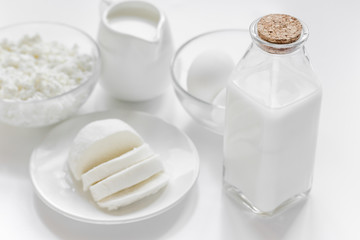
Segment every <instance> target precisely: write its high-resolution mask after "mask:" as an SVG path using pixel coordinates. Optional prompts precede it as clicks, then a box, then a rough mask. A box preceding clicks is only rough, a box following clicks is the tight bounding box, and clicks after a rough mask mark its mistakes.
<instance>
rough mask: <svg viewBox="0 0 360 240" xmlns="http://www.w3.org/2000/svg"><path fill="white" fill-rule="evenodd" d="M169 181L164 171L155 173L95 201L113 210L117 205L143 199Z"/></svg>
mask: <svg viewBox="0 0 360 240" xmlns="http://www.w3.org/2000/svg"><path fill="white" fill-rule="evenodd" d="M168 181H169V176H168V175H167V174H165V173H164V172H161V173H158V174H155V175H154V176H152V177H150V178H148V179H146V180H145V181H142V182H140V183H138V184H136V185H135V186H132V187H130V188H127V189H124V190H122V191H120V192H118V193H115V194H113V195H111V196H109V197H107V198H104V199H103V200H100V201H99V202H97V204H98V205H99V206H100V207H102V208H107V209H108V210H114V209H117V208H119V207H124V206H127V205H129V204H131V203H133V202H136V201H138V200H140V199H143V198H145V197H147V196H150V195H152V194H155V193H157V192H158V191H159V190H160V189H162V188H163V187H165V186H166V185H167V183H168Z"/></svg>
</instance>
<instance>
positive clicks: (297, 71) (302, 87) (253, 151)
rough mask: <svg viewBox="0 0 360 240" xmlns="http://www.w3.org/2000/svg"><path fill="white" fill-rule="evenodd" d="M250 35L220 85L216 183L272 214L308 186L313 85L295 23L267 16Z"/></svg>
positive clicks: (314, 127)
mask: <svg viewBox="0 0 360 240" xmlns="http://www.w3.org/2000/svg"><path fill="white" fill-rule="evenodd" d="M250 35H251V37H252V40H253V42H252V44H251V45H250V48H249V49H248V51H247V52H246V53H245V55H244V57H243V58H242V59H241V61H240V62H239V63H238V65H237V66H236V68H235V70H234V72H233V74H232V77H231V79H230V81H229V84H228V86H227V102H226V118H225V133H224V173H223V174H224V176H223V177H224V188H225V190H226V192H227V193H229V194H230V195H231V196H233V197H235V198H236V199H237V200H240V201H241V202H242V203H243V204H245V206H247V207H248V208H250V209H251V210H252V211H253V212H255V213H258V214H262V215H273V214H274V213H277V212H278V211H279V210H281V209H283V208H284V207H286V206H289V205H291V204H293V203H295V202H297V201H298V200H301V199H304V198H306V196H307V194H308V193H309V191H310V189H311V184H312V176H313V167H314V159H315V149H316V142H317V131H318V120H319V112H320V103H321V86H320V83H319V82H318V80H317V78H316V77H315V74H314V72H313V70H312V68H311V65H310V63H309V59H308V57H307V55H306V52H305V48H304V43H305V42H306V40H307V39H308V36H309V34H308V29H307V27H306V26H305V25H304V24H303V23H302V22H301V21H299V20H298V19H296V18H294V17H291V16H289V15H284V14H271V15H267V16H265V17H262V18H260V19H258V20H256V21H254V22H253V23H252V24H251V26H250Z"/></svg>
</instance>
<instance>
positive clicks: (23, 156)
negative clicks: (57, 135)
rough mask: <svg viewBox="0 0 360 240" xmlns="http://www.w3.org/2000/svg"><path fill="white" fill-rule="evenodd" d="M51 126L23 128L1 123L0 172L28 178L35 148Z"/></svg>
mask: <svg viewBox="0 0 360 240" xmlns="http://www.w3.org/2000/svg"><path fill="white" fill-rule="evenodd" d="M50 128H51V127H41V128H22V127H12V126H9V125H6V124H3V123H0V153H1V157H0V164H1V168H0V174H1V172H2V171H5V172H8V173H11V174H12V175H16V176H18V177H19V178H27V177H28V175H29V159H30V156H31V153H32V151H33V148H35V147H36V146H37V145H38V144H39V143H40V142H41V141H42V139H43V138H44V136H45V135H46V133H47V132H48V131H49V129H50Z"/></svg>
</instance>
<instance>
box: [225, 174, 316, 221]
mask: <svg viewBox="0 0 360 240" xmlns="http://www.w3.org/2000/svg"><path fill="white" fill-rule="evenodd" d="M223 187H224V190H225V192H226V193H227V194H228V195H229V196H230V197H231V198H232V199H234V200H235V201H236V202H238V203H240V204H243V205H244V206H245V207H246V208H248V209H249V210H251V212H253V213H255V214H257V215H261V216H274V215H277V214H279V213H281V212H283V211H284V210H286V209H288V208H291V207H292V206H294V205H295V204H297V203H299V202H302V201H304V200H306V199H307V196H308V195H309V192H310V190H311V188H309V189H308V190H306V191H305V192H302V193H299V194H297V195H295V196H293V197H291V198H289V199H287V200H285V201H283V202H282V203H281V204H280V205H278V206H277V207H275V208H274V209H272V210H270V211H263V210H261V209H259V208H258V207H256V206H255V205H254V204H253V203H252V202H251V201H250V200H249V199H248V198H247V197H246V196H245V195H244V194H243V193H242V192H241V191H240V190H239V189H237V188H236V187H234V186H232V185H231V184H229V183H227V182H226V181H224V182H223Z"/></svg>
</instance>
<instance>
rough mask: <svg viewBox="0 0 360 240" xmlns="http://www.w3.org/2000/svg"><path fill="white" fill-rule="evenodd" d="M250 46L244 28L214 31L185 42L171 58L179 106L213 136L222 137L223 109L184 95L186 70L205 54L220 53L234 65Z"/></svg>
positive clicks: (222, 106) (189, 95)
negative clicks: (218, 135) (210, 52)
mask: <svg viewBox="0 0 360 240" xmlns="http://www.w3.org/2000/svg"><path fill="white" fill-rule="evenodd" d="M250 43H251V38H250V35H249V32H248V30H246V29H226V30H217V31H213V32H208V33H204V34H201V35H199V36H196V37H194V38H192V39H190V40H189V41H187V42H185V43H184V44H183V45H182V46H181V47H180V48H179V49H178V50H177V52H176V53H175V56H174V58H173V61H172V65H171V74H172V78H173V85H174V88H175V93H176V95H177V97H178V99H179V101H180V103H181V104H182V106H183V107H184V109H185V110H186V111H187V112H188V113H189V115H190V116H191V117H192V118H193V119H194V120H195V121H197V122H198V123H200V124H201V125H202V126H204V127H205V128H207V129H209V130H211V131H213V132H215V133H218V134H221V135H222V134H223V130H224V118H225V106H224V105H221V104H220V103H217V104H215V103H211V102H206V101H203V100H201V99H199V98H197V97H196V96H194V95H192V94H190V93H189V92H188V90H187V77H188V71H189V68H190V66H191V64H192V63H193V61H194V60H195V59H196V58H197V57H198V56H199V55H200V54H202V53H204V52H207V51H216V52H222V53H224V54H227V55H228V56H229V57H231V59H232V60H233V62H234V63H237V62H239V60H240V59H241V57H242V56H243V55H244V53H245V52H246V50H247V49H248V47H249V45H250ZM204 87H206V86H204Z"/></svg>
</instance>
